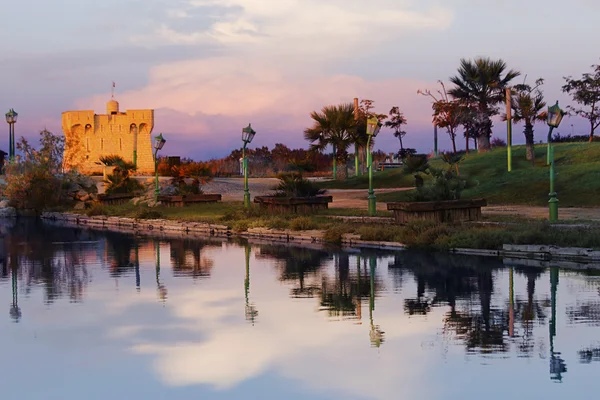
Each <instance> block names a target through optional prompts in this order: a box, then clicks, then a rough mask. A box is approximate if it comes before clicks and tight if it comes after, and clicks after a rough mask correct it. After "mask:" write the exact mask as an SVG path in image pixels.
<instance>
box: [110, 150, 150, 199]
mask: <svg viewBox="0 0 600 400" xmlns="http://www.w3.org/2000/svg"><path fill="white" fill-rule="evenodd" d="M100 162H101V163H102V164H103V165H106V166H109V167H114V169H113V172H112V173H111V174H110V175H108V176H107V177H106V181H104V183H106V185H107V186H106V190H105V193H106V194H107V195H111V194H132V193H135V192H138V191H140V190H143V189H144V186H143V185H142V184H141V183H140V182H138V180H137V179H134V178H132V177H131V173H132V172H133V171H135V169H136V167H135V164H133V163H130V162H127V161H125V160H124V159H123V157H121V156H117V155H109V156H103V157H100Z"/></svg>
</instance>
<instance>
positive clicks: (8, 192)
mask: <svg viewBox="0 0 600 400" xmlns="http://www.w3.org/2000/svg"><path fill="white" fill-rule="evenodd" d="M17 149H18V150H19V151H20V152H21V153H22V154H23V156H18V157H17V158H16V159H15V161H14V162H12V163H9V164H7V165H6V169H5V181H6V184H5V185H4V188H3V189H2V192H3V195H4V196H6V197H7V198H8V201H9V204H10V205H11V206H13V207H15V208H19V209H33V210H36V211H42V210H44V209H48V208H51V207H56V206H58V205H60V204H61V203H63V202H64V201H65V200H66V199H65V198H64V193H63V190H62V189H63V184H64V182H63V181H64V179H65V177H64V176H63V175H62V174H61V169H62V168H61V165H62V153H63V149H64V138H62V137H59V136H55V135H53V134H52V133H51V132H49V131H47V130H43V131H42V132H40V148H39V150H36V149H34V148H33V147H32V146H31V145H30V144H29V142H27V140H26V139H24V138H21V140H20V141H19V142H18V143H17Z"/></svg>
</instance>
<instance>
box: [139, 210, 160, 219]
mask: <svg viewBox="0 0 600 400" xmlns="http://www.w3.org/2000/svg"><path fill="white" fill-rule="evenodd" d="M164 217H165V216H164V214H163V213H162V212H160V211H156V210H140V211H138V212H137V213H136V216H135V218H136V219H163V218H164Z"/></svg>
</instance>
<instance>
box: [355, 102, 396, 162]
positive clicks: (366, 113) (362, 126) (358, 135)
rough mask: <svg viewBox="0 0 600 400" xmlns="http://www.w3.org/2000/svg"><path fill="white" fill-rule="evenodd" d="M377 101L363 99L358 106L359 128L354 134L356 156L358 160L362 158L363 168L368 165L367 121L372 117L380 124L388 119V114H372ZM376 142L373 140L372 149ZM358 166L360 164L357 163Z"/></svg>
mask: <svg viewBox="0 0 600 400" xmlns="http://www.w3.org/2000/svg"><path fill="white" fill-rule="evenodd" d="M374 103H375V101H373V100H369V99H363V100H361V101H360V105H359V106H358V118H357V119H356V120H357V127H356V131H355V134H354V138H355V142H354V154H355V155H354V156H355V157H356V158H359V157H360V162H361V164H362V165H363V166H365V165H366V163H365V160H366V156H367V141H368V139H369V137H368V135H367V121H368V119H369V118H371V117H376V118H377V119H378V120H379V122H381V121H383V120H385V119H387V117H388V116H387V115H386V114H378V113H375V112H371V110H372V109H373V108H374V106H373V104H374ZM373 145H374V141H373V139H371V147H373ZM357 164H358V163H357Z"/></svg>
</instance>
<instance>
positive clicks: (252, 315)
mask: <svg viewBox="0 0 600 400" xmlns="http://www.w3.org/2000/svg"><path fill="white" fill-rule="evenodd" d="M244 254H245V256H246V257H245V260H246V278H245V279H244V298H245V300H246V307H245V312H244V315H245V316H246V321H248V322H250V323H252V325H254V322H255V321H256V317H257V316H258V311H257V310H256V306H255V305H254V304H253V303H251V302H250V245H249V244H247V245H246V246H245V247H244Z"/></svg>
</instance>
